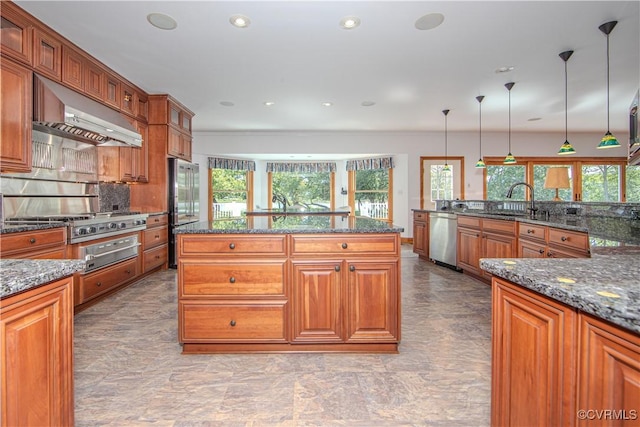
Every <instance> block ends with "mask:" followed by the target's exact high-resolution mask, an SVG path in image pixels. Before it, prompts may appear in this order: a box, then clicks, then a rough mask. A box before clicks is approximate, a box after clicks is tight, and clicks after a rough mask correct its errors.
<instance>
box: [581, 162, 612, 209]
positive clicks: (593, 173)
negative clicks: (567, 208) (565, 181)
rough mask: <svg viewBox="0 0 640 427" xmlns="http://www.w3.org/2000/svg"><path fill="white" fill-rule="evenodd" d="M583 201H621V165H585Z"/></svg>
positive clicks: (583, 169)
mask: <svg viewBox="0 0 640 427" xmlns="http://www.w3.org/2000/svg"><path fill="white" fill-rule="evenodd" d="M582 201H583V202H619V201H620V167H619V166H618V165H583V166H582Z"/></svg>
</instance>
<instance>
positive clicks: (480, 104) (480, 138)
mask: <svg viewBox="0 0 640 427" xmlns="http://www.w3.org/2000/svg"><path fill="white" fill-rule="evenodd" d="M478 106H479V107H480V125H479V126H478V129H479V130H480V132H479V135H478V137H479V138H478V139H479V140H480V158H482V99H480V100H479V101H478Z"/></svg>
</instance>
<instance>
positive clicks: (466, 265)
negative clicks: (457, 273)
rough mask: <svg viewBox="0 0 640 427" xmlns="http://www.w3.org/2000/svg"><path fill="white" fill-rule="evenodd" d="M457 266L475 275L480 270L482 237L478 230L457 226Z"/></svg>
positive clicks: (480, 271) (479, 272)
mask: <svg viewBox="0 0 640 427" xmlns="http://www.w3.org/2000/svg"><path fill="white" fill-rule="evenodd" d="M457 243H458V267H460V268H462V269H463V270H466V271H468V272H470V273H474V274H476V275H480V274H482V270H480V253H481V250H482V238H481V235H480V231H479V230H473V229H471V228H458V242H457Z"/></svg>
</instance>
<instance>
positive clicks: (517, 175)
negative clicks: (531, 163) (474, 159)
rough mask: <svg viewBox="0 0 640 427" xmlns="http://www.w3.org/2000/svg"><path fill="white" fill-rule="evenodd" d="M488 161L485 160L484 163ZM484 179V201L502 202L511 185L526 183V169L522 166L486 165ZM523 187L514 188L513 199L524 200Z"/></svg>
mask: <svg viewBox="0 0 640 427" xmlns="http://www.w3.org/2000/svg"><path fill="white" fill-rule="evenodd" d="M487 161H488V160H485V163H486V162H487ZM500 163H502V160H500ZM485 173H486V176H487V179H486V190H485V199H486V200H504V199H505V198H506V197H505V195H506V194H507V191H509V187H511V184H515V183H516V182H525V181H526V168H525V167H524V166H523V165H518V164H516V165H490V164H489V163H487V168H486V170H485ZM525 189H526V188H525V187H524V186H519V187H516V188H515V189H514V191H513V199H515V200H525V197H526V195H525Z"/></svg>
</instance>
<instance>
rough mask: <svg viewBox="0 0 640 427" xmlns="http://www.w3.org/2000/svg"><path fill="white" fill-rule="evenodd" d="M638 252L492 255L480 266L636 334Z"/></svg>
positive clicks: (639, 321)
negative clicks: (579, 255)
mask: <svg viewBox="0 0 640 427" xmlns="http://www.w3.org/2000/svg"><path fill="white" fill-rule="evenodd" d="M639 260H640V257H639V256H638V254H632V255H598V256H594V257H592V258H580V259H571V260H570V261H568V260H567V259H539V258H508V259H503V258H491V259H487V258H485V259H481V260H480V267H481V268H482V269H484V270H486V271H488V272H490V273H492V274H494V275H495V276H499V277H502V278H504V279H506V280H509V281H510V282H513V283H516V284H518V285H521V286H523V287H525V288H527V289H530V290H532V291H536V292H539V293H540V294H542V295H545V296H547V297H550V298H552V299H554V300H556V301H560V302H563V303H565V304H567V305H569V306H571V307H573V308H576V309H578V310H581V311H583V312H585V313H589V314H592V315H594V316H597V317H599V318H601V319H604V320H608V321H609V322H611V323H613V324H615V325H618V326H621V327H623V328H626V329H628V330H630V331H633V332H635V333H637V334H640V280H639V279H638V278H639V277H640V262H638V261H639Z"/></svg>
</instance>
